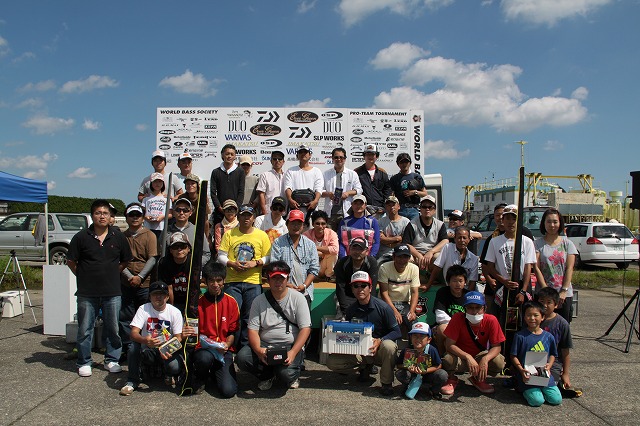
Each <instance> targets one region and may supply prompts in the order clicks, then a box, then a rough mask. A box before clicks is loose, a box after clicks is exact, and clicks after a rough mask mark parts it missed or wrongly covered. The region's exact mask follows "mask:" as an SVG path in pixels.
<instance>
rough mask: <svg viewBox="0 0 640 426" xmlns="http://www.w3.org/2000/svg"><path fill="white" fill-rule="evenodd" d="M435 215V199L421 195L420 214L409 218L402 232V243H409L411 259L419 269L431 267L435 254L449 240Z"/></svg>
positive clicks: (443, 225)
mask: <svg viewBox="0 0 640 426" xmlns="http://www.w3.org/2000/svg"><path fill="white" fill-rule="evenodd" d="M435 215H436V199H435V198H433V197H432V196H431V195H426V196H424V197H422V198H421V199H420V216H417V217H414V218H413V219H411V222H409V225H407V227H406V228H405V229H404V233H403V234H402V242H403V244H408V245H409V250H410V251H411V255H412V256H413V261H414V262H415V263H416V264H417V265H418V266H419V267H420V270H421V271H426V270H427V268H429V269H430V268H431V267H432V265H433V261H434V260H435V256H436V255H437V254H438V253H440V251H441V250H442V248H443V247H444V246H445V244H447V243H448V242H449V239H448V238H447V227H446V226H445V224H444V222H443V221H441V220H439V219H437V218H436V217H435ZM424 278H426V277H424Z"/></svg>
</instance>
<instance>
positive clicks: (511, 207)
mask: <svg viewBox="0 0 640 426" xmlns="http://www.w3.org/2000/svg"><path fill="white" fill-rule="evenodd" d="M506 214H512V215H514V216H518V206H516V205H515V204H509V205H508V206H506V207H505V208H504V210H503V211H502V217H504V215H506Z"/></svg>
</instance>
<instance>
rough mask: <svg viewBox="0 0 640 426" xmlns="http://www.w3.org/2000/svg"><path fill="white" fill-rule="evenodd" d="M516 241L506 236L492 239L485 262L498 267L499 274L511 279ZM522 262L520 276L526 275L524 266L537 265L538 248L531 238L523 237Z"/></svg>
mask: <svg viewBox="0 0 640 426" xmlns="http://www.w3.org/2000/svg"><path fill="white" fill-rule="evenodd" d="M514 244H515V240H510V239H507V237H505V235H504V234H502V235H499V236H497V237H495V238H492V239H491V241H490V242H489V248H488V249H487V255H486V257H485V260H486V261H487V262H492V263H493V264H495V266H496V271H497V272H498V274H500V275H501V276H503V277H504V278H508V279H511V267H512V266H513V245H514ZM521 253H522V261H521V262H520V274H523V273H524V265H526V264H534V263H536V248H535V246H534V245H533V241H531V238H529V237H526V236H524V235H523V236H522V251H521Z"/></svg>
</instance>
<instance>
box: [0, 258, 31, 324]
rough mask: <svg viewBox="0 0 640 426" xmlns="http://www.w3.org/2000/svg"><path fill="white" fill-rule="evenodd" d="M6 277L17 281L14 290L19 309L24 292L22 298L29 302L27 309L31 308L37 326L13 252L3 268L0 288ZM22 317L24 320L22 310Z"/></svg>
mask: <svg viewBox="0 0 640 426" xmlns="http://www.w3.org/2000/svg"><path fill="white" fill-rule="evenodd" d="M9 268H11V270H9ZM7 275H13V276H14V277H16V279H17V280H18V283H17V285H16V288H17V289H18V301H19V303H20V307H22V306H23V301H22V294H23V292H24V297H25V298H26V300H27V301H28V302H29V308H31V315H33V321H35V323H36V325H37V324H38V320H37V319H36V314H35V312H34V311H33V304H32V303H31V297H29V290H27V284H26V283H25V282H24V275H22V269H21V268H20V262H19V261H18V256H17V255H16V251H15V250H11V257H10V258H9V262H7V266H6V267H5V268H4V272H3V273H2V277H1V278H0V286H1V285H2V282H3V281H4V279H5V277H6V276H7ZM20 284H22V288H20ZM22 317H23V318H24V309H23V310H22Z"/></svg>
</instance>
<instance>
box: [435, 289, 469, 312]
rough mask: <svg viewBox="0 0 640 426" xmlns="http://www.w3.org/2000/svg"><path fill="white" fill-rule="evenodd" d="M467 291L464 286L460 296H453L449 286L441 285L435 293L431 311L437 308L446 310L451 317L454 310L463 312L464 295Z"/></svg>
mask: <svg viewBox="0 0 640 426" xmlns="http://www.w3.org/2000/svg"><path fill="white" fill-rule="evenodd" d="M468 291H469V290H467V289H466V288H463V289H462V296H460V297H454V295H453V294H451V290H449V287H447V286H444V287H442V288H441V289H439V290H438V292H437V293H436V300H435V302H433V312H434V313H435V311H436V309H439V310H441V311H444V312H446V313H447V315H449V316H450V317H453V314H455V313H456V312H464V298H465V296H464V295H465V294H466V293H467V292H468Z"/></svg>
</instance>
